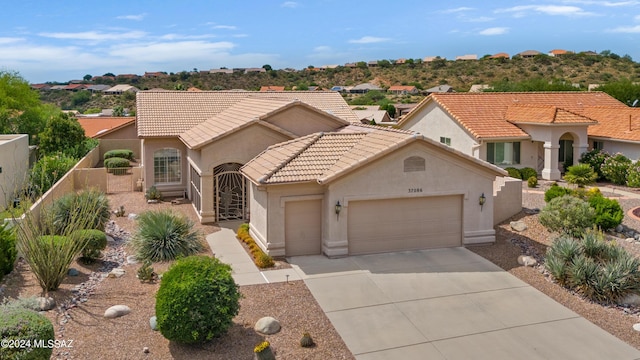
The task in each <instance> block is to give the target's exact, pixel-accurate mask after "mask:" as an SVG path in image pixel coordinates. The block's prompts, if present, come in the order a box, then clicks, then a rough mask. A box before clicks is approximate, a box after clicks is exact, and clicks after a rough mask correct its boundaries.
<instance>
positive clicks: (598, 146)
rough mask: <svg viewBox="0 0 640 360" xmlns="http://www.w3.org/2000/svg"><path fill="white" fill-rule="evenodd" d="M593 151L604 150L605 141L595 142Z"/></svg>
mask: <svg viewBox="0 0 640 360" xmlns="http://www.w3.org/2000/svg"><path fill="white" fill-rule="evenodd" d="M593 150H604V141H594V142H593Z"/></svg>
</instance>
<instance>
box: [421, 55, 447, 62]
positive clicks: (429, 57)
mask: <svg viewBox="0 0 640 360" xmlns="http://www.w3.org/2000/svg"><path fill="white" fill-rule="evenodd" d="M434 60H447V58H443V57H440V56H427V57H425V58H424V59H422V62H432V61H434Z"/></svg>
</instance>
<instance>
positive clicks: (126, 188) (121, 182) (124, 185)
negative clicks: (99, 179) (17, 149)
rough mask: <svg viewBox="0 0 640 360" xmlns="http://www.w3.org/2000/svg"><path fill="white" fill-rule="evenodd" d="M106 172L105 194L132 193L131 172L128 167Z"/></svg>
mask: <svg viewBox="0 0 640 360" xmlns="http://www.w3.org/2000/svg"><path fill="white" fill-rule="evenodd" d="M106 170H107V171H106V176H107V194H113V193H117V192H132V191H133V171H132V169H131V168H130V167H126V168H111V169H106Z"/></svg>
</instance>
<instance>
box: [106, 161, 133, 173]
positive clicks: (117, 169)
mask: <svg viewBox="0 0 640 360" xmlns="http://www.w3.org/2000/svg"><path fill="white" fill-rule="evenodd" d="M130 166H131V163H129V160H127V159H124V158H119V157H113V158H109V159H107V160H105V161H104V167H106V168H107V171H108V172H110V173H112V174H115V175H122V174H124V173H125V172H124V171H122V168H128V167H130Z"/></svg>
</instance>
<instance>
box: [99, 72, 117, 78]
mask: <svg viewBox="0 0 640 360" xmlns="http://www.w3.org/2000/svg"><path fill="white" fill-rule="evenodd" d="M102 76H111V77H116V75H115V74H114V73H110V72H108V73H106V74H104V75H102Z"/></svg>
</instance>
